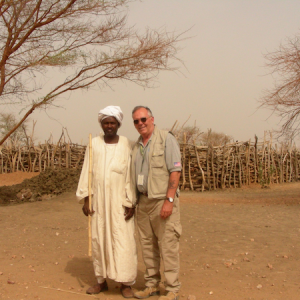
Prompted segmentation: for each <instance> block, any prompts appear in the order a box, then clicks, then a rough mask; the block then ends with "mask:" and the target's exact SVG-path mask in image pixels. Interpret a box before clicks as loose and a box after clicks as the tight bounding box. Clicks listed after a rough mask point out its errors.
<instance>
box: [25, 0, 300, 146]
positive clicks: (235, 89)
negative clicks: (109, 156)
mask: <svg viewBox="0 0 300 300" xmlns="http://www.w3.org/2000/svg"><path fill="white" fill-rule="evenodd" d="M299 12H300V1H299V0H143V1H137V2H135V3H132V4H130V6H129V15H128V22H129V24H130V25H132V24H134V25H135V26H136V27H137V28H138V29H139V31H143V30H144V29H145V28H146V27H150V28H153V29H155V28H160V27H162V26H165V27H166V28H167V29H168V30H169V31H173V30H175V31H178V32H180V31H184V30H186V29H188V28H191V29H190V30H189V32H188V33H187V36H191V37H192V38H190V39H188V40H186V41H184V42H183V43H181V45H180V47H181V48H182V50H181V51H180V52H179V54H178V56H179V58H180V59H182V60H183V61H184V63H185V67H184V66H182V67H181V69H180V72H176V73H172V72H162V73H160V75H159V78H158V79H159V82H158V83H157V87H156V88H155V89H146V90H144V89H143V88H141V87H139V86H136V85H133V84H131V83H120V82H116V83H115V84H113V90H112V89H106V90H101V91H100V90H91V91H89V92H76V93H73V94H72V95H71V96H70V97H69V99H67V100H64V101H60V102H58V103H57V104H59V105H62V106H63V107H64V108H57V109H50V110H48V111H47V114H46V113H45V112H35V113H34V114H33V115H32V116H31V119H34V120H37V125H36V130H35V132H36V137H37V138H38V139H39V140H41V141H43V140H45V139H48V137H49V135H50V133H52V134H53V136H54V140H56V141H57V140H58V138H59V136H60V133H61V130H62V127H66V128H67V129H68V132H69V135H70V137H71V140H72V142H76V143H80V142H83V143H86V142H87V140H88V135H89V133H92V134H93V136H96V135H97V134H98V133H99V131H100V127H99V124H98V122H97V114H98V111H99V110H100V109H101V108H103V107H105V106H107V105H119V106H120V107H121V108H122V110H123V112H124V116H125V117H124V123H123V126H122V127H121V128H120V131H119V133H120V134H121V135H125V136H127V137H128V138H130V139H132V140H135V139H136V138H137V137H138V134H137V132H136V131H135V129H134V127H133V123H132V119H131V110H132V108H133V107H134V106H136V105H147V106H149V107H150V108H151V109H152V111H153V114H154V117H155V123H156V124H157V125H158V127H160V128H171V127H172V125H173V124H174V122H175V121H176V120H178V121H179V122H180V124H183V123H184V122H185V121H186V120H187V118H188V117H189V116H190V115H191V117H190V120H189V122H188V123H187V124H188V125H193V124H194V123H195V121H196V124H197V125H198V126H199V127H200V128H201V130H202V131H206V130H207V129H208V128H212V129H213V130H214V131H218V132H223V133H225V134H227V135H232V136H233V137H234V139H235V140H240V141H246V140H249V139H250V138H251V139H252V140H253V137H254V134H257V135H258V137H259V138H262V137H263V134H264V131H265V130H272V129H276V128H278V126H279V125H278V123H279V121H280V120H279V118H277V117H275V116H272V117H271V118H268V117H269V115H270V111H267V110H258V111H257V107H258V105H259V103H258V100H259V99H260V98H261V97H262V95H263V91H264V90H265V89H268V88H271V87H272V84H273V79H272V77H271V76H270V75H268V72H269V70H268V69H266V67H265V66H264V64H265V59H264V54H266V53H267V52H272V51H274V50H275V49H277V48H278V46H279V45H280V43H282V42H284V40H285V39H286V37H293V36H294V35H295V34H297V33H298V32H299V28H300V17H299Z"/></svg>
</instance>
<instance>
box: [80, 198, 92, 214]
mask: <svg viewBox="0 0 300 300" xmlns="http://www.w3.org/2000/svg"><path fill="white" fill-rule="evenodd" d="M82 211H83V213H84V214H85V215H86V216H88V215H90V216H92V215H93V213H94V212H95V211H94V210H92V211H90V209H89V197H85V198H84V204H83V206H82Z"/></svg>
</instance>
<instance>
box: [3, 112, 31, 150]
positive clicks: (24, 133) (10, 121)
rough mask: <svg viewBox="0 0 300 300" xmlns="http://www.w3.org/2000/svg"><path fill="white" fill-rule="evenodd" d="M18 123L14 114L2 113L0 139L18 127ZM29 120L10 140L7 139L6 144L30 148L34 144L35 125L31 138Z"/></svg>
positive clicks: (11, 135)
mask: <svg viewBox="0 0 300 300" xmlns="http://www.w3.org/2000/svg"><path fill="white" fill-rule="evenodd" d="M17 123H18V121H17V119H16V116H15V115H14V114H12V113H0V138H3V137H4V136H6V135H7V133H8V132H10V131H11V130H12V128H14V127H15V126H16V125H17ZM28 123H29V119H26V120H25V121H24V122H23V123H22V124H21V125H20V126H19V127H18V128H17V129H16V130H15V131H14V132H13V133H12V134H10V136H9V138H7V139H6V141H5V143H7V142H8V143H10V144H12V145H15V146H16V145H17V146H24V145H26V146H29V144H31V143H32V142H33V139H34V137H33V134H34V125H35V123H33V128H32V129H33V130H32V131H33V132H32V135H31V136H30V135H29V133H28V130H29V126H28Z"/></svg>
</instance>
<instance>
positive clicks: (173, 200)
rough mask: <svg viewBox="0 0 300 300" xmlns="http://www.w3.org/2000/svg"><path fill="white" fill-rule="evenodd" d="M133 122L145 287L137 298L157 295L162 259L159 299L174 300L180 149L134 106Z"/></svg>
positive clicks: (133, 170)
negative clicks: (163, 277) (162, 286)
mask: <svg viewBox="0 0 300 300" xmlns="http://www.w3.org/2000/svg"><path fill="white" fill-rule="evenodd" d="M132 117H133V122H134V126H135V128H136V130H137V131H138V132H139V134H140V137H139V139H138V141H137V142H136V144H135V145H134V146H133V150H132V163H131V175H132V184H133V185H134V187H135V188H136V189H137V192H138V194H139V202H138V208H137V225H138V232H139V237H140V242H141V246H142V253H143V259H144V263H145V265H146V272H145V275H144V278H145V281H146V284H145V285H146V287H145V289H144V290H142V291H137V292H135V293H134V296H135V297H136V298H138V299H144V298H148V297H150V296H153V295H158V294H160V289H159V283H160V281H161V275H160V259H162V260H163V265H164V275H165V289H166V294H165V295H162V296H160V298H159V300H178V299H179V296H178V294H179V289H180V282H179V279H178V275H179V238H180V235H181V231H182V229H181V224H180V213H179V199H178V183H179V178H180V173H181V157H180V149H179V145H178V142H177V140H176V139H175V137H174V136H173V135H172V134H171V133H169V132H167V131H164V130H160V129H158V128H156V126H155V125H154V117H153V115H152V112H151V110H150V109H149V108H148V107H145V106H137V107H135V108H134V109H133V111H132Z"/></svg>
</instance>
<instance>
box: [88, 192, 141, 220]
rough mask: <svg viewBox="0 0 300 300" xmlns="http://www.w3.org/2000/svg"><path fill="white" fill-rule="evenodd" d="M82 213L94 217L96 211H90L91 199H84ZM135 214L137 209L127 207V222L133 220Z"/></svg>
mask: <svg viewBox="0 0 300 300" xmlns="http://www.w3.org/2000/svg"><path fill="white" fill-rule="evenodd" d="M82 211H83V213H84V214H85V215H86V216H88V215H90V216H92V215H93V214H94V212H95V211H94V210H92V211H90V209H89V197H85V198H84V204H83V206H82ZM134 212H135V207H125V212H124V216H125V220H126V221H128V220H129V219H131V218H132V217H133V215H134Z"/></svg>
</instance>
